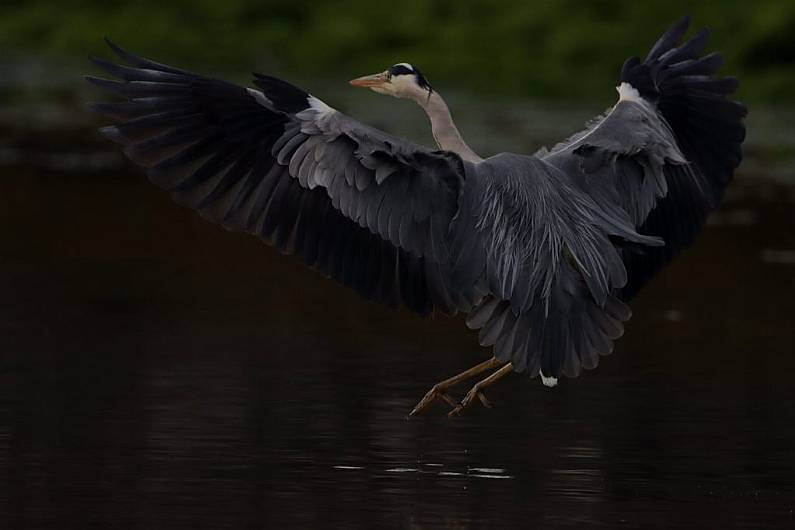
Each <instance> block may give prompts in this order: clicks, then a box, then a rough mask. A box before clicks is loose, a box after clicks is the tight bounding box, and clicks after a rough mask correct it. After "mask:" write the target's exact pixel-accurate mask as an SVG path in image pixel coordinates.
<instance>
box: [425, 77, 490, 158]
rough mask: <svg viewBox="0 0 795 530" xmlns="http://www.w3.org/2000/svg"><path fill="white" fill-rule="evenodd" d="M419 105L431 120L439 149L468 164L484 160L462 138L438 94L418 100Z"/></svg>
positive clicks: (433, 93) (434, 93) (432, 93)
mask: <svg viewBox="0 0 795 530" xmlns="http://www.w3.org/2000/svg"><path fill="white" fill-rule="evenodd" d="M417 103H419V104H420V106H421V107H422V108H423V109H424V110H425V113H426V114H427V115H428V118H430V120H431V130H432V131H433V137H434V139H435V140H436V145H438V146H439V149H443V150H445V151H452V152H453V153H456V154H457V155H458V156H460V157H461V158H462V159H463V160H466V161H468V162H480V161H481V160H483V159H482V158H480V157H479V156H478V155H477V153H475V152H474V151H473V150H472V149H471V148H470V147H469V146H468V145H467V144H466V142H465V141H464V139H463V138H462V137H461V133H459V132H458V128H457V127H456V126H455V123H453V117H452V116H451V115H450V109H448V108H447V104H446V103H445V102H444V100H443V99H442V96H440V95H439V93H438V92H435V91H434V92H431V94H430V96H428V97H427V98H423V99H421V100H418V101H417Z"/></svg>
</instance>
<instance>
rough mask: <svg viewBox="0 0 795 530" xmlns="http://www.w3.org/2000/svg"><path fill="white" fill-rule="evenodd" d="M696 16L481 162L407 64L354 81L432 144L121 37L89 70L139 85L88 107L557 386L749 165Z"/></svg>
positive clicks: (227, 205)
mask: <svg viewBox="0 0 795 530" xmlns="http://www.w3.org/2000/svg"><path fill="white" fill-rule="evenodd" d="M687 26H688V20H687V19H685V20H683V21H682V22H680V23H679V24H677V25H676V26H674V27H673V28H672V29H671V30H669V32H667V33H666V34H665V35H663V37H662V38H661V39H660V40H659V41H658V42H657V44H655V46H654V47H653V48H652V51H651V52H650V53H649V55H648V56H647V58H646V59H645V60H644V61H640V60H639V59H636V58H633V59H630V60H628V61H627V62H626V63H625V65H624V68H623V71H622V75H621V82H620V84H619V87H618V92H619V101H618V102H617V103H616V105H615V106H614V107H613V108H612V109H610V110H609V111H608V112H607V113H605V114H604V115H602V116H600V117H598V118H597V119H596V120H594V121H593V122H592V123H591V124H590V125H589V126H588V127H587V128H586V129H585V130H584V131H582V132H581V133H578V134H575V135H574V136H572V137H571V138H569V139H568V140H566V141H565V142H562V143H560V144H558V145H556V146H554V147H553V148H552V149H550V150H546V149H542V150H540V151H538V152H537V153H535V154H530V155H522V154H513V153H500V154H497V155H495V156H492V157H489V158H486V159H483V158H481V157H480V156H479V155H477V154H476V153H475V152H474V151H473V150H472V149H471V148H470V147H469V146H468V145H467V144H466V142H465V141H464V140H463V138H462V136H461V134H460V132H459V131H458V129H457V128H456V126H455V124H454V122H453V119H452V116H451V115H450V112H449V109H448V107H447V105H446V103H445V102H444V100H443V99H442V97H441V96H440V95H439V94H438V92H436V91H435V90H434V89H433V88H432V87H431V86H430V84H429V83H428V81H427V80H426V79H425V77H424V76H423V75H422V73H421V72H420V71H419V70H418V69H417V68H416V67H414V66H412V65H410V64H408V63H398V64H396V65H394V66H393V67H391V68H390V69H388V70H386V71H385V72H381V73H379V74H375V75H371V76H365V77H362V78H358V79H355V80H353V81H352V82H351V84H353V85H355V86H361V87H369V88H372V89H373V90H375V91H376V92H379V93H383V94H388V95H392V96H396V97H404V98H409V99H412V100H414V101H416V102H417V103H418V104H419V105H420V106H421V107H422V108H423V109H424V110H425V111H426V113H427V114H428V116H429V119H430V121H431V127H432V131H433V135H434V138H435V140H436V142H437V147H438V149H430V148H427V147H424V146H421V145H418V144H416V143H413V142H410V141H408V140H404V139H400V138H396V137H394V136H391V135H389V134H387V133H384V132H382V131H379V130H377V129H375V128H373V127H370V126H367V125H365V124H362V123H360V122H359V121H357V120H355V119H353V118H351V117H349V116H346V115H345V114H343V113H341V112H339V111H337V110H335V109H333V108H332V107H330V106H328V105H327V104H325V103H323V102H322V101H321V100H319V99H318V98H316V97H314V96H312V95H310V94H308V93H307V92H305V91H303V90H302V89H300V88H297V87H295V86H293V85H291V84H289V83H287V82H285V81H282V80H280V79H276V78H274V77H270V76H266V75H259V74H255V79H254V84H255V85H256V86H257V89H251V88H249V89H246V88H242V87H239V86H236V85H233V84H231V83H227V82H224V81H220V80H216V79H211V78H207V77H204V76H200V75H197V74H193V73H191V72H187V71H184V70H180V69H176V68H173V67H170V66H166V65H162V64H158V63H155V62H153V61H150V60H148V59H143V58H140V57H136V56H133V55H131V54H129V53H127V52H125V51H123V50H121V49H120V48H118V47H116V46H115V45H113V44H112V43H109V44H110V45H111V47H112V48H113V49H114V51H115V52H116V53H117V54H118V55H119V56H120V57H121V58H122V59H123V60H124V61H125V62H127V63H128V65H129V66H119V65H115V64H112V63H109V62H106V61H103V60H99V59H96V60H95V62H96V63H97V64H98V65H99V66H100V67H101V68H103V69H104V70H106V71H108V72H109V73H111V74H112V75H114V76H115V77H117V78H119V79H120V81H110V80H104V79H97V78H90V80H91V81H92V82H93V83H95V84H97V85H99V86H100V87H102V88H105V89H108V90H110V91H113V92H116V93H118V94H121V95H122V96H124V97H125V98H126V101H123V102H114V103H98V104H95V105H94V109H95V110H97V111H98V112H100V113H102V114H104V115H106V116H108V117H110V118H112V119H114V120H115V121H116V122H117V124H116V125H112V126H109V127H105V128H103V129H102V132H103V133H104V134H105V135H106V136H108V137H109V138H111V139H112V140H114V141H116V142H119V143H120V144H122V145H123V146H124V152H125V153H126V154H127V155H128V156H129V157H130V158H131V159H132V160H134V161H135V162H137V163H139V164H141V165H143V166H144V167H146V168H147V170H148V175H149V178H150V180H152V181H153V182H154V183H155V184H157V185H158V186H160V187H162V188H164V189H166V190H168V191H169V192H170V193H171V195H172V197H173V198H174V199H175V200H176V201H177V202H179V203H181V204H184V205H186V206H189V207H192V208H194V209H196V210H198V211H199V213H201V215H203V216H204V217H206V218H208V219H211V220H213V221H216V222H218V223H220V224H222V225H223V226H225V227H226V228H228V229H230V230H238V231H244V232H248V233H252V234H255V235H257V236H259V237H261V238H262V239H264V240H265V241H267V242H269V243H271V244H273V245H274V246H276V247H277V248H278V249H279V250H281V251H283V252H289V253H294V254H297V255H298V256H299V257H301V258H302V259H303V260H304V261H305V262H306V263H307V264H308V265H310V266H312V267H314V268H316V269H318V270H320V271H321V272H323V273H324V274H326V275H328V276H329V277H331V278H334V279H335V280H337V281H339V282H341V283H343V284H344V285H346V286H349V287H351V288H354V289H356V290H357V291H358V292H359V293H360V294H362V295H363V296H365V297H366V298H368V299H371V300H374V301H377V302H382V303H386V304H388V305H392V306H395V305H399V304H402V305H405V306H406V307H408V308H409V309H410V310H412V311H414V312H416V313H418V314H421V315H428V314H430V313H431V312H433V311H437V312H441V313H445V314H453V313H456V312H464V313H467V314H468V319H467V324H468V325H469V326H470V327H471V328H473V329H479V330H480V334H479V338H480V343H481V344H482V345H484V346H490V347H492V348H493V350H494V355H495V357H496V360H497V361H499V362H503V363H510V365H511V366H512V368H513V370H515V371H517V372H523V373H527V374H529V375H530V376H540V377H541V379H542V381H543V382H544V384H546V385H548V386H553V385H554V384H556V383H557V381H558V378H559V377H560V376H561V375H566V376H576V375H578V374H579V373H580V371H581V369H582V368H586V369H589V368H594V367H595V366H596V365H597V364H598V362H599V357H600V355H606V354H609V353H610V352H611V351H612V349H613V341H614V340H615V339H617V338H618V337H619V336H621V334H622V333H623V329H624V328H623V326H624V322H626V321H627V320H628V319H629V318H630V315H631V312H630V310H629V307H628V306H627V305H626V302H627V301H629V299H630V298H631V297H632V296H633V295H634V293H635V292H637V290H638V289H639V288H640V287H642V286H643V285H644V284H645V283H646V282H647V281H648V280H649V279H650V278H651V277H652V276H653V275H654V274H655V273H656V272H657V271H658V270H659V269H660V268H661V267H662V266H663V265H665V264H666V263H667V262H668V261H670V259H672V258H673V256H674V255H675V254H676V253H678V252H679V251H680V250H681V249H682V248H684V247H685V246H687V245H689V244H690V243H691V242H692V239H693V237H694V235H695V233H696V232H697V230H698V229H699V228H700V226H701V225H702V224H703V222H704V220H705V218H706V215H707V214H708V213H709V211H711V210H712V209H713V208H714V207H715V206H716V205H717V204H718V201H719V200H720V197H721V195H722V192H723V190H724V189H725V187H726V185H727V184H728V182H729V181H730V179H731V176H732V173H733V170H734V169H735V168H736V167H737V165H738V164H739V162H740V159H741V151H740V146H741V143H742V141H743V138H744V132H745V130H744V127H743V125H742V118H743V116H744V114H745V109H744V107H742V105H740V104H738V103H735V102H733V101H731V100H730V99H728V97H727V96H728V95H729V94H731V92H733V90H734V89H735V88H736V81H735V80H733V79H732V78H726V79H716V78H714V76H713V74H714V73H715V71H716V70H717V68H718V66H719V65H720V58H719V56H718V55H716V54H710V55H707V56H704V57H701V56H700V53H701V50H702V48H703V46H704V44H705V42H706V36H707V35H706V32H704V31H702V32H699V33H697V34H696V36H695V37H694V38H692V39H691V40H689V41H687V42H685V43H684V44H679V41H680V40H681V38H682V36H683V34H684V32H685V31H686V29H687ZM495 362H496V361H495ZM485 364H487V363H484V366H485ZM489 366H491V365H489ZM505 372H506V371H505V370H502V369H501V370H500V373H505ZM483 399H485V398H483ZM484 402H485V401H484Z"/></svg>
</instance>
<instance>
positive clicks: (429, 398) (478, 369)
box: [409, 357, 501, 416]
mask: <svg viewBox="0 0 795 530" xmlns="http://www.w3.org/2000/svg"><path fill="white" fill-rule="evenodd" d="M500 364H501V361H498V360H497V359H496V358H494V357H492V358H491V359H489V360H487V361H483V362H482V363H480V364H477V365H475V366H473V367H472V368H470V369H469V370H464V371H463V372H461V373H460V374H458V375H454V376H453V377H451V378H449V379H445V380H444V381H441V382H439V383H436V384H435V385H433V388H431V389H430V390H429V391H428V393H427V394H425V396H424V397H423V398H422V399H421V400H420V402H419V403H417V406H416V407H414V410H412V411H411V413H410V414H409V416H416V415H417V414H421V413H422V412H423V411H425V409H427V408H428V407H429V406H430V405H431V403H433V402H434V401H435V400H436V398H437V397H440V398H442V399H443V400H445V401H446V402H447V403H448V404H449V405H450V406H451V407H458V406H459V403H457V402H456V400H455V399H453V398H452V397H450V395H449V394H447V389H448V388H450V387H451V386H455V385H457V384H458V383H460V382H462V381H466V380H467V379H470V378H472V377H475V376H476V375H478V374H480V373H483V372H485V371H486V370H488V369H490V368H494V367H495V366H499V365H500Z"/></svg>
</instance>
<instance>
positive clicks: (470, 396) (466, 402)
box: [447, 383, 492, 417]
mask: <svg viewBox="0 0 795 530" xmlns="http://www.w3.org/2000/svg"><path fill="white" fill-rule="evenodd" d="M475 398H477V399H479V400H480V402H481V403H483V406H484V407H486V408H487V409H490V408H492V404H491V402H490V401H489V400H488V399H487V398H486V394H484V393H483V391H482V390H481V389H480V384H479V383H478V384H476V385H475V386H473V387H472V388H471V389H470V390H469V392H467V395H466V396H464V399H462V400H461V403H457V404H456V405H455V407H454V408H453V410H451V411H450V412H448V413H447V415H448V416H450V417H452V416H459V415H460V414H461V413H462V412H464V410H466V409H468V408H469V407H470V406H472V403H474V402H475Z"/></svg>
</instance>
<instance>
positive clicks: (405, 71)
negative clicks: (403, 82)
mask: <svg viewBox="0 0 795 530" xmlns="http://www.w3.org/2000/svg"><path fill="white" fill-rule="evenodd" d="M388 72H389V75H390V76H394V75H413V76H414V80H415V81H416V82H417V84H418V85H419V86H420V87H422V88H424V89H425V90H428V91H430V90H433V89H432V88H431V84H430V83H428V80H427V79H425V76H424V75H422V72H420V70H419V68H416V67H414V66H411V67H407V66H406V65H404V64H396V65H394V66H392V67H390V68H389V70H388Z"/></svg>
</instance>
